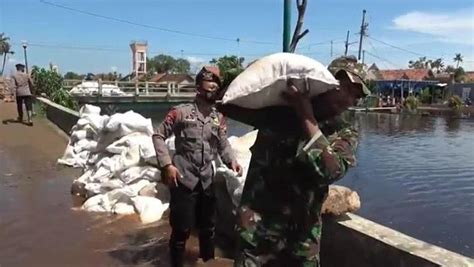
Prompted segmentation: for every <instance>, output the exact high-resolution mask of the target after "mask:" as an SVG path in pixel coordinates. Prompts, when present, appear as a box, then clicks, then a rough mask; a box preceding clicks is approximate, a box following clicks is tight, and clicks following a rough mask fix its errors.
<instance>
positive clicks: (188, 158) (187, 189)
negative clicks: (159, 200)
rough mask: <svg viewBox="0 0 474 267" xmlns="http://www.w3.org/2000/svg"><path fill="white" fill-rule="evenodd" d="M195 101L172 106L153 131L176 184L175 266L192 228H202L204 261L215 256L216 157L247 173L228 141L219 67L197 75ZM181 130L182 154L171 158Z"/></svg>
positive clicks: (167, 176) (166, 172)
mask: <svg viewBox="0 0 474 267" xmlns="http://www.w3.org/2000/svg"><path fill="white" fill-rule="evenodd" d="M196 87H197V94H196V99H195V101H194V103H189V104H183V105H180V106H177V107H174V108H172V109H171V111H170V112H169V113H168V114H167V115H166V118H165V120H164V121H163V122H162V123H161V124H160V126H159V127H158V129H157V131H156V134H155V135H153V143H154V146H155V151H156V155H157V159H158V165H159V167H160V169H161V171H162V174H163V175H162V177H163V182H164V183H166V184H168V186H169V188H170V194H171V200H170V210H171V212H170V224H171V228H172V232H171V238H170V243H169V246H170V254H171V265H172V266H173V267H174V266H176V267H179V266H183V255H184V251H185V246H186V240H187V239H188V238H189V235H190V233H191V228H193V227H194V226H197V228H198V230H199V252H200V257H201V258H202V259H203V261H208V260H211V259H213V258H214V227H215V212H216V203H215V201H216V199H215V196H214V192H213V188H212V178H213V176H214V173H215V166H214V165H213V162H214V161H215V160H216V158H217V156H218V155H219V156H220V157H221V159H222V161H223V162H224V164H226V165H227V166H228V167H229V168H232V169H233V170H234V171H236V172H238V173H240V174H241V173H242V168H241V166H240V165H239V164H238V163H237V162H236V160H235V157H234V155H233V152H232V148H231V147H230V144H229V141H228V140H227V127H226V121H225V119H224V117H223V115H222V114H221V113H219V112H218V111H217V110H216V109H215V107H214V104H215V101H216V98H217V96H218V94H219V91H220V78H219V72H218V69H217V68H213V67H204V68H203V69H202V70H201V71H200V72H199V74H198V75H197V77H196ZM173 134H174V135H175V137H176V139H175V147H176V153H175V155H174V156H173V158H171V156H170V154H169V151H168V148H167V146H166V144H165V140H166V139H167V138H168V137H170V136H171V135H173Z"/></svg>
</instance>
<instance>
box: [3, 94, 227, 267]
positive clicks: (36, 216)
mask: <svg viewBox="0 0 474 267" xmlns="http://www.w3.org/2000/svg"><path fill="white" fill-rule="evenodd" d="M15 116H16V114H15V104H14V103H13V104H10V103H9V104H7V103H0V120H2V121H3V123H2V124H0V267H27V266H39V267H43V266H45V267H56V266H58V267H63V266H169V258H168V248H167V246H168V245H167V244H168V236H169V233H170V229H169V226H168V223H167V220H164V221H162V222H161V223H157V224H154V225H147V226H143V225H142V224H141V223H140V221H139V218H138V217H137V216H116V215H107V214H94V213H86V212H83V211H80V210H77V209H75V208H74V205H75V204H77V199H74V198H73V197H72V196H71V194H70V188H71V183H72V180H73V179H74V178H75V177H77V176H78V175H79V174H80V172H79V171H78V170H74V169H71V168H63V167H60V166H57V165H56V160H57V158H58V157H60V156H61V155H62V153H63V151H64V148H65V147H66V144H67V141H66V138H63V137H61V136H60V135H59V134H57V133H56V132H54V128H52V127H50V126H49V125H48V122H47V121H46V119H41V118H35V126H34V127H28V126H26V125H23V124H19V123H12V122H9V121H6V120H9V119H12V118H15ZM187 253H188V254H187V260H188V262H189V263H190V264H191V266H201V265H200V264H195V263H196V260H197V255H198V244H197V242H196V238H191V240H190V242H189V244H188V251H187ZM218 255H220V254H219V251H218ZM206 266H231V264H230V263H229V262H224V261H216V262H214V263H211V264H209V265H206Z"/></svg>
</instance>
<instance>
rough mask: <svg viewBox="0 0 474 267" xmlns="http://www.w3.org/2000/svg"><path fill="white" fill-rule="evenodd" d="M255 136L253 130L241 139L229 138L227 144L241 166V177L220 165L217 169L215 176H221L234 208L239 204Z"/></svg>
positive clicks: (256, 131) (255, 133) (256, 133)
mask: <svg viewBox="0 0 474 267" xmlns="http://www.w3.org/2000/svg"><path fill="white" fill-rule="evenodd" d="M257 135H258V130H255V131H252V132H249V133H247V134H246V135H244V136H241V137H235V136H232V137H229V143H230V145H231V147H232V150H233V152H234V155H235V157H236V159H237V162H239V164H240V165H241V166H242V175H241V176H239V175H238V174H237V173H235V172H234V171H232V170H231V169H229V168H227V166H225V165H221V166H219V167H218V168H217V174H216V175H221V176H223V177H224V179H225V182H226V186H227V191H228V192H229V195H230V197H231V199H232V203H233V204H234V205H235V206H238V205H239V203H240V198H241V196H242V191H243V189H244V185H245V180H246V178H247V173H248V170H249V166H250V160H251V158H252V153H251V152H250V148H251V147H252V146H253V144H254V143H255V140H256V139H257Z"/></svg>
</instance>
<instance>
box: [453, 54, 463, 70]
mask: <svg viewBox="0 0 474 267" xmlns="http://www.w3.org/2000/svg"><path fill="white" fill-rule="evenodd" d="M453 60H454V62H456V68H459V63H461V62H462V60H463V56H462V55H461V53H457V54H456V56H455V57H454V58H453Z"/></svg>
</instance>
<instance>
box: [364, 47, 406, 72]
mask: <svg viewBox="0 0 474 267" xmlns="http://www.w3.org/2000/svg"><path fill="white" fill-rule="evenodd" d="M365 53H367V54H368V55H370V56H372V57H374V58H377V59H379V60H382V61H384V62H387V63H389V64H390V65H392V66H394V67H397V68H400V66H399V65H398V64H395V63H393V62H391V61H390V60H388V59H385V58H382V57H379V56H377V55H374V54H372V53H370V52H369V51H367V50H366V51H365Z"/></svg>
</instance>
